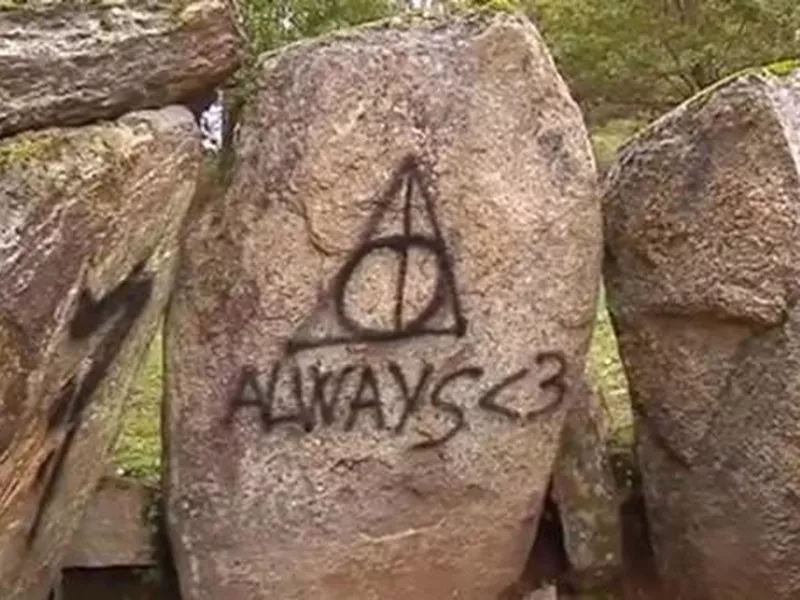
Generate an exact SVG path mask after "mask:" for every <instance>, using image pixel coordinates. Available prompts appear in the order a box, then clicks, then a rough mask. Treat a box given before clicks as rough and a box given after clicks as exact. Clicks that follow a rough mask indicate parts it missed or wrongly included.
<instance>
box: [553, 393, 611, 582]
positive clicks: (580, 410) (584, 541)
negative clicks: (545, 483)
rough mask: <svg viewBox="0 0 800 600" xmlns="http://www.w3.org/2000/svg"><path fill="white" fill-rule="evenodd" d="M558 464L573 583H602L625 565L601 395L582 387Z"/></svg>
mask: <svg viewBox="0 0 800 600" xmlns="http://www.w3.org/2000/svg"><path fill="white" fill-rule="evenodd" d="M574 397H575V400H574V403H573V405H572V407H571V409H570V412H569V415H568V416H567V420H566V424H565V426H564V432H563V434H562V438H561V449H560V451H559V455H558V459H557V461H556V464H555V468H554V469H553V488H552V494H553V501H554V502H555V504H556V506H557V508H558V513H559V517H560V521H561V526H562V529H563V533H564V548H565V550H566V553H567V558H568V559H569V563H570V568H571V577H572V578H573V581H572V583H573V585H575V586H576V587H578V588H579V589H582V590H589V589H594V588H602V587H605V586H607V585H608V584H609V583H611V582H612V581H614V580H615V579H617V578H618V577H619V575H620V573H621V570H622V538H621V534H622V524H621V522H620V512H619V508H620V502H619V498H618V497H617V491H616V485H615V481H614V473H613V471H612V469H611V463H610V460H609V454H608V448H607V441H608V432H607V428H606V422H605V414H604V413H603V406H602V404H601V401H600V395H599V393H598V392H597V391H595V390H594V389H593V388H592V387H591V386H590V385H588V384H585V385H581V386H578V387H576V390H575V395H574Z"/></svg>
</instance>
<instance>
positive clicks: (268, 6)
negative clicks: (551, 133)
mask: <svg viewBox="0 0 800 600" xmlns="http://www.w3.org/2000/svg"><path fill="white" fill-rule="evenodd" d="M232 1H235V2H236V3H237V4H236V5H237V7H238V9H239V13H240V17H241V19H242V21H243V24H244V27H245V29H246V30H247V33H248V35H249V37H250V39H251V44H252V51H253V54H257V53H261V52H264V51H267V50H272V49H274V48H277V47H279V46H281V45H282V44H285V43H287V42H291V41H294V40H297V39H299V38H303V37H307V36H315V35H319V34H322V33H325V32H327V31H330V30H333V29H337V28H341V27H346V26H349V25H355V24H359V23H362V22H365V21H371V20H375V19H378V18H381V17H386V16H389V15H391V14H393V13H396V12H398V11H401V10H407V9H408V8H409V7H408V5H406V3H405V2H400V1H397V0H394V1H393V0H232ZM418 1H420V0H414V2H413V3H412V4H416V2H418ZM423 1H427V2H428V3H430V1H431V0H423ZM487 4H491V5H493V6H494V7H496V8H507V9H515V10H520V11H523V12H524V13H526V14H527V15H528V16H529V17H531V18H532V19H533V20H534V21H535V22H536V23H537V25H538V26H539V28H540V29H541V31H542V33H543V35H544V36H545V38H546V39H547V41H548V43H549V45H550V48H551V51H552V52H553V56H554V57H555V59H556V62H557V63H558V65H559V68H560V69H561V71H562V73H563V75H564V77H565V78H566V80H567V82H568V83H569V85H570V88H571V90H572V93H573V95H574V96H575V98H576V99H577V100H578V102H579V103H580V104H581V107H582V108H583V110H584V113H585V115H586V118H587V122H588V123H589V125H590V128H591V133H592V141H593V143H594V148H595V155H596V157H597V160H598V164H599V165H600V167H601V170H602V168H604V167H605V166H606V165H607V164H608V163H609V162H610V161H611V160H612V159H613V156H614V153H615V151H616V148H617V147H618V146H619V145H620V144H621V143H622V142H623V141H625V140H626V139H627V138H628V137H630V136H631V135H632V134H633V133H634V132H635V131H636V130H637V129H638V128H639V127H641V126H642V125H643V124H644V123H646V122H647V121H648V120H650V119H652V118H653V117H655V116H656V115H658V114H660V113H662V112H664V111H666V110H669V108H670V107H672V106H674V105H676V104H678V103H680V102H681V101H682V100H684V99H686V98H687V97H689V96H691V95H693V94H695V93H697V92H698V91H700V90H701V89H703V88H704V87H706V86H708V85H710V84H712V83H713V82H715V81H717V80H718V79H721V78H723V77H725V76H727V75H729V74H731V73H734V72H736V71H739V70H741V69H743V68H745V67H748V66H754V65H763V64H770V63H774V62H777V61H782V60H785V59H789V58H793V57H798V56H800V1H798V0H441V1H440V2H438V3H437V7H438V9H440V10H444V11H449V10H454V9H460V8H471V7H478V6H481V5H487ZM161 369H162V366H161V345H160V337H159V338H158V339H156V340H155V341H154V343H153V346H152V349H151V352H150V354H149V356H148V359H147V361H146V363H145V365H144V366H143V368H142V372H141V374H140V377H139V379H138V381H137V384H136V386H135V389H134V391H133V394H132V396H131V398H130V400H129V408H128V412H127V419H126V423H125V425H124V429H123V433H122V435H121V437H120V439H119V443H118V447H117V454H116V456H117V464H118V465H119V466H120V468H121V469H122V470H123V471H125V472H127V473H130V474H134V475H139V476H143V477H152V476H155V475H156V474H157V472H158V466H159V452H160V451H159V447H160V440H159V420H160V402H161ZM590 369H591V372H592V373H593V375H594V376H595V377H596V379H597V381H598V384H599V386H600V387H601V389H602V391H603V396H604V398H605V400H606V402H607V405H608V413H609V416H610V418H611V424H612V428H613V429H614V431H615V432H616V434H617V437H623V438H625V439H628V438H629V435H628V432H629V430H630V411H629V407H628V401H627V397H626V391H625V390H626V385H625V377H624V374H623V372H622V368H621V366H620V364H619V357H618V356H617V350H616V343H615V340H614V335H613V331H612V329H611V326H610V324H609V322H608V318H607V315H606V312H605V308H604V306H603V304H602V302H601V305H600V306H599V307H598V321H597V326H596V329H595V336H594V343H593V347H592V356H591V361H590Z"/></svg>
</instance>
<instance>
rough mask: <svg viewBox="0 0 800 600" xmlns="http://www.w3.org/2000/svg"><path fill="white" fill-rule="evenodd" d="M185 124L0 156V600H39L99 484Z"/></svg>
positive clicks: (150, 296) (140, 329) (152, 123)
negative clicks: (0, 283) (0, 599)
mask: <svg viewBox="0 0 800 600" xmlns="http://www.w3.org/2000/svg"><path fill="white" fill-rule="evenodd" d="M201 156H202V150H201V141H200V134H199V130H198V129H197V127H196V125H195V123H194V120H193V117H192V115H191V113H190V112H189V111H187V110H186V109H184V108H181V107H168V108H165V109H162V110H159V111H143V112H138V113H131V114H129V115H126V116H125V117H123V118H121V119H119V120H118V121H116V122H111V123H106V124H102V125H96V126H91V127H84V128H76V129H44V130H41V131H38V132H36V133H28V134H22V135H19V136H16V137H12V138H8V139H6V140H3V141H0V280H1V281H2V282H3V286H2V287H0V401H1V402H2V404H0V598H3V599H4V600H38V599H39V598H42V597H43V596H44V595H45V593H46V591H47V589H48V587H49V584H50V582H51V581H52V578H53V576H54V575H55V573H56V572H57V570H58V568H59V565H60V562H61V560H62V559H63V555H64V553H65V552H66V550H67V548H68V546H69V543H70V541H71V539H72V537H73V534H74V533H75V531H76V529H77V528H78V527H79V525H80V522H81V517H82V515H83V511H84V508H85V506H86V505H87V502H88V501H89V500H90V498H91V496H92V493H93V492H94V489H95V487H96V485H97V482H98V480H99V478H100V476H101V475H102V474H103V471H104V469H105V466H106V465H105V459H106V456H107V453H108V447H109V445H110V443H111V442H112V441H113V439H114V437H115V435H116V433H117V429H118V426H119V416H120V411H121V407H122V403H123V399H124V397H125V393H126V391H127V389H128V386H129V384H130V382H131V379H132V377H133V374H134V373H135V371H136V368H137V366H138V362H139V359H140V358H141V357H142V355H143V354H144V352H145V350H146V348H147V344H148V342H149V341H150V339H151V337H152V335H153V334H154V332H155V330H156V326H157V322H158V319H159V317H160V315H161V313H162V311H163V308H164V306H165V303H166V300H167V296H168V293H169V290H170V288H171V284H172V281H173V278H174V267H175V263H176V256H177V253H176V248H177V239H178V231H179V228H180V226H181V224H182V222H183V217H184V214H185V213H186V211H187V209H188V204H189V202H190V200H191V196H192V194H193V190H194V181H195V175H196V172H197V169H198V167H199V163H200V159H201Z"/></svg>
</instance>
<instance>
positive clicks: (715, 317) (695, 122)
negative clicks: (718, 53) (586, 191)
mask: <svg viewBox="0 0 800 600" xmlns="http://www.w3.org/2000/svg"><path fill="white" fill-rule="evenodd" d="M799 166H800V72H798V71H795V72H794V73H791V74H783V75H777V74H771V73H770V72H769V71H767V70H755V71H751V72H749V73H747V74H744V75H742V76H740V77H737V78H734V79H732V80H729V81H726V82H723V83H721V84H720V85H718V86H716V87H715V88H714V89H712V90H709V91H706V92H705V93H703V94H701V95H700V96H698V97H696V98H693V99H691V100H690V101H688V102H687V103H686V104H684V105H682V106H681V107H679V108H677V109H676V110H675V111H673V112H672V113H670V114H668V115H666V116H665V117H663V118H662V119H660V120H659V121H657V122H656V123H654V124H653V125H652V126H651V127H650V128H649V129H648V130H646V131H645V132H643V133H642V134H640V135H639V136H637V137H636V138H634V139H633V140H632V141H631V142H630V143H629V144H627V145H626V147H625V148H624V149H623V150H622V151H621V153H620V155H619V157H618V161H617V163H616V165H615V166H614V167H613V168H612V171H611V172H610V174H609V179H608V181H607V184H606V190H605V203H606V204H605V207H606V210H607V212H606V216H605V235H606V244H607V255H606V264H605V275H606V283H607V285H608V290H609V296H610V299H611V302H610V305H611V308H612V317H613V320H614V322H615V327H616V329H617V333H618V335H619V341H620V348H621V355H622V358H623V361H624V364H625V366H626V370H627V374H628V378H629V381H630V386H631V392H632V398H633V401H634V410H635V412H636V415H637V416H636V424H637V430H638V431H637V437H638V451H639V456H640V459H641V464H642V470H643V479H644V493H645V499H646V502H647V506H648V513H649V519H650V528H651V535H652V538H653V544H654V547H655V552H656V555H657V558H658V564H659V565H660V569H661V571H662V575H663V578H664V581H665V587H666V591H667V594H666V596H667V597H669V598H676V599H679V600H712V599H713V600H717V599H718V600H746V599H752V598H770V599H774V600H789V599H790V598H793V599H796V598H798V597H800V309H798V306H797V299H798V292H800V261H798V255H799V254H800V236H798V233H800V174H799V173H798V167H799Z"/></svg>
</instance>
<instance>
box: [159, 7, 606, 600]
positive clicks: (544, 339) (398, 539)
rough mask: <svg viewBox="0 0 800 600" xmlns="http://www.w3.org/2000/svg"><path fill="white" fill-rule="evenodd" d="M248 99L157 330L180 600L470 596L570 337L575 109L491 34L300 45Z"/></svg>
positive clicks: (503, 564) (522, 485)
mask: <svg viewBox="0 0 800 600" xmlns="http://www.w3.org/2000/svg"><path fill="white" fill-rule="evenodd" d="M254 88H255V89H257V90H258V92H257V93H256V94H255V96H254V97H253V98H252V99H251V101H250V103H249V105H248V106H247V107H246V108H245V110H244V111H243V113H242V119H241V123H240V124H239V129H238V134H237V139H236V142H235V144H236V153H237V163H236V165H235V167H234V171H233V173H232V176H231V182H230V187H229V188H228V189H227V191H226V193H225V194H224V196H222V197H219V198H216V199H212V200H211V201H209V202H208V203H207V204H206V205H205V209H204V211H203V212H202V213H201V214H199V215H198V218H197V219H196V220H193V222H192V225H191V227H190V229H189V230H188V232H187V237H186V240H185V248H184V255H185V257H184V261H183V262H182V267H181V270H180V273H179V277H178V282H177V284H176V290H175V295H174V298H173V301H172V303H171V305H170V310H169V313H168V317H167V327H166V352H167V359H166V386H167V394H168V402H169V408H168V423H167V432H168V435H169V439H168V448H169V453H168V458H169V465H168V477H167V494H168V521H169V527H170V535H171V539H172V545H173V550H174V553H175V558H176V563H177V568H178V571H179V575H180V579H181V587H182V591H183V593H184V597H185V598H186V599H187V600H199V599H212V598H213V599H221V598H225V599H226V600H245V599H247V600H249V599H252V598H261V597H264V598H266V597H270V598H281V599H282V600H291V599H301V598H302V599H315V600H323V599H325V600H335V599H341V600H345V599H347V600H352V599H353V598H358V599H359V600H372V599H381V600H392V599H401V598H402V599H407V598H419V599H420V600H434V599H435V600H441V599H443V598H455V597H458V598H465V599H466V598H474V599H486V598H495V597H496V596H497V595H498V594H499V593H500V592H501V591H502V590H503V589H504V588H505V587H506V586H508V585H509V584H511V583H512V582H514V580H515V578H516V577H517V576H518V574H519V572H520V570H521V569H522V566H523V565H524V563H525V558H526V554H527V552H528V549H529V547H530V545H531V543H532V540H533V536H534V532H535V528H536V523H537V518H538V513H539V510H540V507H541V505H542V502H543V499H544V496H545V493H546V490H547V486H548V481H549V477H550V471H551V466H552V463H553V461H554V458H555V456H556V451H557V449H558V443H559V434H560V430H561V427H562V423H563V421H564V415H565V414H566V411H567V407H568V406H569V404H570V403H571V390H572V388H573V385H574V384H575V383H576V382H577V381H578V380H579V379H580V377H582V373H583V371H584V359H585V353H586V350H587V345H588V342H589V337H590V333H591V326H592V322H593V316H594V314H593V313H594V306H595V296H596V290H597V281H598V275H599V268H600V262H599V261H600V245H601V244H600V216H599V202H598V199H597V198H596V194H595V190H594V184H595V172H594V165H593V161H592V158H591V154H590V147H589V143H588V140H587V136H586V130H585V128H584V124H583V120H582V117H581V114H580V112H579V110H578V108H577V106H576V104H575V103H574V102H573V100H572V99H571V98H570V95H569V93H568V90H567V88H566V87H565V84H564V82H563V81H562V79H561V78H560V76H559V74H558V73H557V72H556V69H555V67H554V65H553V62H552V60H551V58H550V55H549V53H548V51H547V49H546V48H545V46H544V43H543V42H542V39H541V37H540V36H539V34H538V33H537V31H536V29H535V28H534V27H533V25H531V24H530V23H529V22H528V21H526V20H525V19H523V18H521V17H515V16H510V15H491V14H484V15H478V16H476V15H473V16H468V17H460V18H458V19H455V20H452V21H449V22H446V21H438V20H428V21H425V20H420V21H413V22H409V21H407V20H405V21H403V20H398V21H390V22H388V23H383V24H378V25H373V26H370V27H367V28H363V29H357V30H353V31H348V32H345V33H339V34H336V35H335V36H333V37H330V38H325V39H319V40H314V41H309V42H303V43H300V44H297V45H294V46H291V47H288V48H286V49H284V50H282V51H280V52H278V53H276V54H273V55H269V56H266V57H264V58H263V59H262V60H261V61H260V63H259V65H258V74H257V80H256V82H254Z"/></svg>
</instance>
